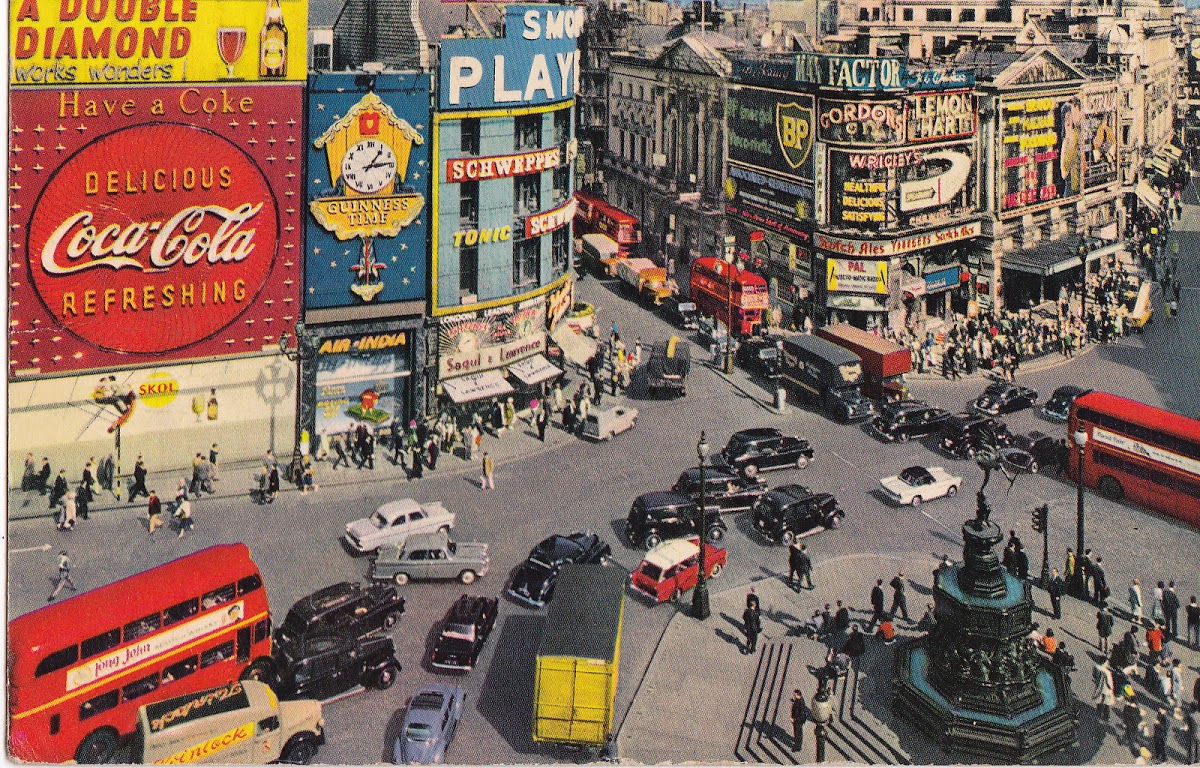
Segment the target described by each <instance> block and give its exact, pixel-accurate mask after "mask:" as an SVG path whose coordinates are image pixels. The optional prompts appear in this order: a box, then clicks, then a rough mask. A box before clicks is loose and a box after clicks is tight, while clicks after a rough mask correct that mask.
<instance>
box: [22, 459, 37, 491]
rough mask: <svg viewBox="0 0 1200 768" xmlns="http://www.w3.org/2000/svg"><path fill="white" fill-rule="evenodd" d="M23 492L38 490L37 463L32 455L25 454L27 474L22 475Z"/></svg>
mask: <svg viewBox="0 0 1200 768" xmlns="http://www.w3.org/2000/svg"><path fill="white" fill-rule="evenodd" d="M21 490H22V491H33V490H37V462H36V461H34V460H33V454H32V453H27V454H25V472H24V473H23V474H22V475H21Z"/></svg>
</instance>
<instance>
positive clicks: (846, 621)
mask: <svg viewBox="0 0 1200 768" xmlns="http://www.w3.org/2000/svg"><path fill="white" fill-rule="evenodd" d="M880 581H881V582H882V579H880ZM879 591H880V593H881V594H882V593H883V590H882V589H881V590H879ZM833 629H834V631H836V632H845V631H846V630H848V629H850V609H849V608H847V607H846V606H844V605H842V601H841V600H838V601H837V611H836V612H835V613H834V614H833Z"/></svg>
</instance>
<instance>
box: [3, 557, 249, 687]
mask: <svg viewBox="0 0 1200 768" xmlns="http://www.w3.org/2000/svg"><path fill="white" fill-rule="evenodd" d="M257 570H258V568H257V566H255V565H254V561H253V560H251V559H250V548H249V547H247V546H246V545H245V544H240V543H239V544H218V545H216V546H213V547H208V548H207V549H202V550H200V551H199V552H195V553H193V554H190V555H186V556H184V557H181V558H178V559H176V560H172V561H171V562H169V563H164V564H163V565H160V566H158V567H156V568H151V569H149V570H146V571H143V572H141V573H138V574H134V575H133V576H128V577H126V578H124V579H121V580H119V581H114V582H113V583H111V584H107V585H105V586H103V587H97V588H95V589H91V590H88V591H87V592H82V593H80V594H78V595H74V596H72V597H69V598H67V599H66V600H63V601H62V602H57V603H51V604H50V605H47V606H45V607H43V608H38V609H37V610H36V611H31V612H29V613H27V614H25V615H24V616H18V617H17V618H15V619H13V620H12V621H10V622H9V624H8V642H9V649H10V656H9V658H10V659H15V660H16V661H17V662H18V663H20V662H22V661H24V662H26V663H36V662H37V654H39V653H40V652H42V651H44V650H51V651H53V650H57V649H59V648H63V647H65V646H68V645H71V644H72V643H77V642H80V641H81V640H86V639H87V638H89V637H92V636H93V635H95V634H96V633H97V632H101V631H104V630H108V629H112V628H113V627H119V626H122V625H124V624H126V623H128V622H130V621H134V620H135V619H140V618H142V617H144V616H146V615H147V614H149V613H151V612H152V611H153V610H154V608H152V607H151V606H158V607H160V608H164V607H167V606H168V605H171V604H173V603H174V602H177V601H178V600H180V599H183V598H184V597H188V596H193V595H198V594H200V593H202V592H205V591H206V586H207V585H209V584H210V585H211V586H212V587H219V586H221V585H222V584H225V583H228V582H229V581H230V576H229V575H228V574H229V573H230V572H231V571H232V572H234V573H237V574H238V576H237V578H241V577H242V576H245V575H247V574H248V573H249V572H251V571H255V572H257ZM131 596H132V597H134V598H136V599H130V598H131ZM10 674H11V675H12V676H13V678H14V679H20V676H29V675H32V674H33V670H32V669H29V670H16V669H13V670H10Z"/></svg>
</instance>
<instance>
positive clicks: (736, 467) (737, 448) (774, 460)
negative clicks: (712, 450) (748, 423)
mask: <svg viewBox="0 0 1200 768" xmlns="http://www.w3.org/2000/svg"><path fill="white" fill-rule="evenodd" d="M812 457H813V449H812V446H811V445H809V442H808V441H807V440H805V439H803V438H800V437H791V436H788V435H784V434H783V433H782V432H780V431H779V430H778V429H775V428H774V427H761V428H758V429H743V430H741V431H740V432H734V433H733V435H732V436H731V437H730V438H729V442H728V443H726V444H725V447H724V448H723V449H722V450H721V452H720V453H719V454H717V455H716V456H714V457H713V463H714V464H715V465H716V466H718V467H724V468H726V469H728V470H729V471H731V472H738V473H740V474H741V475H743V476H745V477H754V476H755V475H757V474H758V473H759V472H763V471H766V470H769V469H783V468H785V467H797V468H798V469H803V468H804V467H807V466H808V462H810V461H812Z"/></svg>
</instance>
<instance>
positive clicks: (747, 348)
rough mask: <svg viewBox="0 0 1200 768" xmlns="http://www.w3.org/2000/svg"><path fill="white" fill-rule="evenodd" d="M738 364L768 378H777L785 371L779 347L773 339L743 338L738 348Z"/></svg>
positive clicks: (750, 371)
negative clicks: (780, 358) (780, 360)
mask: <svg viewBox="0 0 1200 768" xmlns="http://www.w3.org/2000/svg"><path fill="white" fill-rule="evenodd" d="M736 357H737V362H738V365H740V366H742V368H744V369H746V371H748V372H749V373H757V374H758V375H760V376H762V377H763V378H766V379H771V380H774V379H777V378H779V376H780V375H781V374H782V373H783V367H782V364H781V363H780V362H779V347H778V346H777V345H776V344H775V342H774V340H772V339H764V338H760V337H754V336H752V337H750V338H747V339H743V340H742V341H741V343H739V344H738V348H737V356H736Z"/></svg>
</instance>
